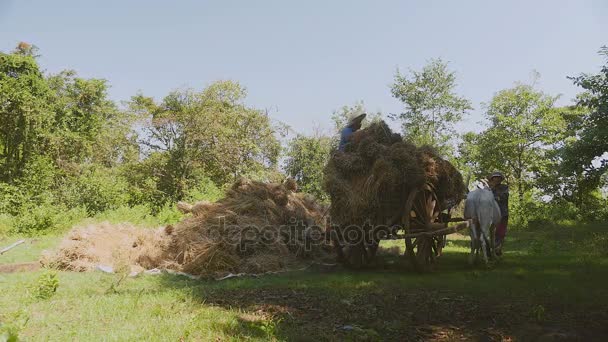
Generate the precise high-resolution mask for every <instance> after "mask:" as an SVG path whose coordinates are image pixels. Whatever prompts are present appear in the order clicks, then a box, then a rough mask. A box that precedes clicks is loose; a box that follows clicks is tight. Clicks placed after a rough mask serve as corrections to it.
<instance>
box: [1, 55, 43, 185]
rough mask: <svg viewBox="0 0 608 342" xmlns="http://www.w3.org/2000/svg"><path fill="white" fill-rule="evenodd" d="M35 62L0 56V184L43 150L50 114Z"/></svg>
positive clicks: (33, 60)
mask: <svg viewBox="0 0 608 342" xmlns="http://www.w3.org/2000/svg"><path fill="white" fill-rule="evenodd" d="M50 96H51V91H50V89H49V87H48V85H47V84H46V81H45V79H44V76H43V75H42V73H41V72H40V70H39V68H38V65H37V63H36V60H35V59H34V58H33V57H31V56H26V55H21V54H4V53H0V122H1V123H2V125H0V181H4V182H8V183H11V182H12V181H14V180H15V179H16V178H18V177H19V176H21V173H22V170H23V169H24V167H25V165H26V164H27V163H28V162H29V161H30V160H31V159H32V158H33V157H35V156H36V155H37V154H38V153H40V152H42V151H43V148H44V146H45V143H46V142H47V141H48V139H49V127H51V125H52V124H53V113H52V112H51V110H50V107H49V104H48V103H49V99H50Z"/></svg>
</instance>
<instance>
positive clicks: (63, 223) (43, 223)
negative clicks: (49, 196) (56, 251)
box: [10, 204, 87, 236]
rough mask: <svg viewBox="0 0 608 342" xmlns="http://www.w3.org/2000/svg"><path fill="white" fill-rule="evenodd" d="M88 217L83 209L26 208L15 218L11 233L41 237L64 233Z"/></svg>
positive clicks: (53, 206) (56, 207)
mask: <svg viewBox="0 0 608 342" xmlns="http://www.w3.org/2000/svg"><path fill="white" fill-rule="evenodd" d="M85 217H87V213H86V211H85V210H84V209H83V208H82V207H76V208H71V209H67V208H65V207H63V206H59V207H58V206H55V205H52V204H45V205H35V206H31V207H30V206H25V207H22V212H21V213H20V214H19V215H17V216H13V218H12V220H11V225H12V226H11V229H10V232H11V233H16V234H24V235H30V236H34V235H41V234H47V233H51V232H55V231H63V230H65V229H69V228H71V227H72V226H73V225H74V224H76V223H78V222H80V221H81V220H82V219H84V218H85Z"/></svg>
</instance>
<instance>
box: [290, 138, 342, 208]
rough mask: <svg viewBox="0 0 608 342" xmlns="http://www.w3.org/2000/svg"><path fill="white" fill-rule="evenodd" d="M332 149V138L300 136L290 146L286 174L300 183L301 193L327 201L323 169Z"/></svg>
mask: <svg viewBox="0 0 608 342" xmlns="http://www.w3.org/2000/svg"><path fill="white" fill-rule="evenodd" d="M331 148H332V141H331V138H329V137H326V136H313V137H306V136H303V135H298V136H296V137H295V138H293V139H292V140H291V141H290V142H289V145H288V148H287V153H286V160H285V172H286V173H287V175H288V176H290V177H292V178H293V179H295V180H296V181H297V182H298V187H299V191H302V192H306V193H309V194H312V195H314V196H315V197H316V198H318V199H319V200H327V194H326V193H325V191H324V190H323V186H322V184H323V168H324V167H325V164H327V160H328V158H329V154H330V152H331Z"/></svg>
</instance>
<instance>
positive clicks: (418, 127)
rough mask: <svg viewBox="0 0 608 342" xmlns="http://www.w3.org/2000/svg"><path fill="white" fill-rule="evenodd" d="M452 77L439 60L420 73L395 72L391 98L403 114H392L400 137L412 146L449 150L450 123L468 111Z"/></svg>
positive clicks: (467, 106) (452, 74) (450, 144)
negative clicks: (396, 101) (399, 126)
mask: <svg viewBox="0 0 608 342" xmlns="http://www.w3.org/2000/svg"><path fill="white" fill-rule="evenodd" d="M455 88H456V74H455V72H453V71H450V70H449V69H448V65H447V63H445V62H443V61H442V60H441V59H433V60H431V61H430V62H429V63H428V64H427V65H426V66H424V67H423V68H422V70H421V71H415V70H411V71H410V72H409V74H405V75H404V74H402V73H401V72H399V71H397V74H396V75H395V79H394V83H393V84H392V86H391V92H392V94H393V97H395V98H396V99H398V100H399V101H401V102H402V103H403V104H404V106H405V111H404V112H403V113H401V114H393V115H391V118H392V119H394V120H399V121H400V122H401V127H402V131H403V134H404V135H405V138H406V139H409V140H410V141H412V142H413V143H415V144H418V145H423V144H428V145H432V146H434V147H436V148H437V149H438V150H439V151H440V152H441V153H443V154H444V155H449V154H450V152H451V151H452V143H453V138H454V137H455V136H456V131H455V129H454V124H456V123H457V122H459V121H460V120H462V118H463V116H464V115H465V114H466V113H467V111H469V110H471V109H472V107H471V102H470V101H469V100H467V99H465V98H464V97H462V96H459V95H457V94H456V92H455Z"/></svg>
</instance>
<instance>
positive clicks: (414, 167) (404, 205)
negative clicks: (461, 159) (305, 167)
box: [324, 121, 467, 269]
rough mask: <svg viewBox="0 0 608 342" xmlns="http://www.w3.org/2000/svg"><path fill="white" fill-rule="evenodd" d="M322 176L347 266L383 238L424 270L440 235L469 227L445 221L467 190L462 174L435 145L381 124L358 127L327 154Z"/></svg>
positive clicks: (365, 258) (371, 252)
mask: <svg viewBox="0 0 608 342" xmlns="http://www.w3.org/2000/svg"><path fill="white" fill-rule="evenodd" d="M324 175H325V178H324V188H325V190H326V191H327V192H328V193H329V195H330V198H331V208H330V215H331V219H332V224H333V225H334V227H335V228H334V229H332V232H331V234H332V240H333V244H334V245H335V247H336V251H337V253H338V257H339V258H340V259H341V260H342V261H343V262H344V263H345V264H347V265H349V266H353V267H360V266H362V265H364V264H367V263H370V262H371V261H372V259H373V257H374V256H375V253H376V250H377V247H378V243H379V240H380V239H387V238H390V239H396V238H405V241H406V249H407V251H406V253H407V254H408V255H409V256H410V259H411V260H412V262H413V264H414V265H415V266H416V267H417V268H418V269H428V268H429V267H430V265H431V264H432V263H433V261H434V259H435V257H436V256H437V255H439V254H440V253H441V248H442V247H443V241H444V238H445V234H447V233H449V232H451V231H452V230H454V229H455V228H458V229H463V228H464V227H466V225H467V222H465V223H463V224H461V225H459V226H457V227H455V228H448V226H447V223H448V221H450V217H449V209H450V208H451V207H453V206H455V205H456V204H458V203H459V202H460V201H461V200H462V198H463V196H464V194H465V192H466V188H465V185H464V182H463V179H462V175H461V174H460V172H458V170H456V168H455V167H454V166H453V165H452V164H450V163H449V162H448V161H446V160H444V159H442V158H441V157H440V156H439V154H438V153H437V152H436V151H435V150H434V149H433V148H431V147H429V146H421V147H418V146H415V145H413V144H411V143H409V142H407V141H404V140H403V138H402V137H401V135H399V134H397V133H393V132H392V131H391V130H390V128H389V127H388V126H387V125H386V123H385V122H383V121H381V122H377V123H373V124H372V125H370V126H369V127H367V128H365V129H362V130H360V131H357V132H355V133H354V134H353V136H352V139H351V142H350V143H348V144H347V145H346V146H345V149H344V151H335V152H334V153H333V154H332V156H331V158H330V160H329V162H328V164H327V166H326V167H325V170H324ZM442 212H443V215H442ZM355 227H358V228H359V229H355ZM450 229H452V230H450Z"/></svg>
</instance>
